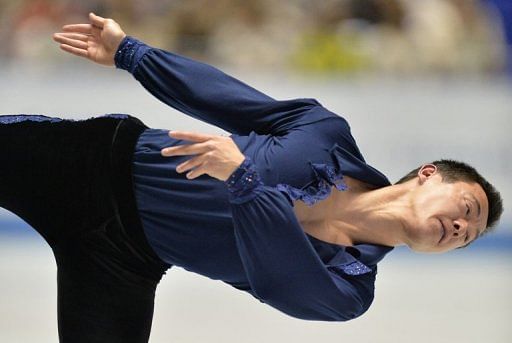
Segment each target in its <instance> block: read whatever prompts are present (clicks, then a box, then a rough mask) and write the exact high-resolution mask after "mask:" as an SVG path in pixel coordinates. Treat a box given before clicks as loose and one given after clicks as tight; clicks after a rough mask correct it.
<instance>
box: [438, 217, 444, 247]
mask: <svg viewBox="0 0 512 343" xmlns="http://www.w3.org/2000/svg"><path fill="white" fill-rule="evenodd" d="M439 222H440V223H441V239H440V240H439V242H438V243H437V244H441V242H442V241H443V239H444V237H445V236H446V229H445V228H444V225H443V222H442V221H441V220H439Z"/></svg>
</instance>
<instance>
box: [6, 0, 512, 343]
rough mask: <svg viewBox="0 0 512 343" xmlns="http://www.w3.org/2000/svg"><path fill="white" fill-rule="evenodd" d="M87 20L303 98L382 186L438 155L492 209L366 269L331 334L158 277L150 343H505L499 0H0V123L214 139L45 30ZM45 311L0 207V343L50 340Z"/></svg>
mask: <svg viewBox="0 0 512 343" xmlns="http://www.w3.org/2000/svg"><path fill="white" fill-rule="evenodd" d="M90 11H94V12H95V13H97V14H98V15H101V16H104V17H111V18H113V19H115V20H116V21H117V22H119V23H120V25H121V27H122V28H123V29H124V30H125V32H126V33H127V34H129V35H132V36H135V37H137V38H138V39H141V40H142V41H144V42H146V43H147V44H150V45H152V46H155V47H158V48H162V49H165V50H170V51H173V52H176V53H180V54H184V55H186V56H188V57H191V58H194V59H197V60H200V61H203V62H207V63H210V64H213V65H215V66H217V67H219V68H220V69H222V70H224V71H226V72H228V73H230V74H232V75H234V76H235V77H237V78H239V79H241V80H243V81H245V82H246V83H249V84H250V85H252V86H254V87H255V88H257V89H259V90H261V91H263V92H265V93H267V94H269V95H270V96H272V97H274V98H278V99H286V98H298V97H313V98H316V99H317V100H318V101H320V102H321V103H322V104H323V105H324V106H325V107H327V108H328V109H330V110H331V111H333V112H335V113H337V114H339V115H340V116H343V117H345V118H346V119H347V120H348V121H349V123H350V125H351V127H352V133H353V135H354V137H355V138H356V141H357V142H358V145H359V147H360V148H361V151H362V152H363V155H364V156H365V158H366V160H367V162H368V163H369V164H371V165H372V166H374V167H376V168H377V169H379V170H380V171H382V172H383V173H384V174H386V175H387V176H388V177H389V179H390V180H391V182H395V181H397V180H398V179H399V178H400V177H401V176H403V175H404V174H406V173H407V172H408V171H410V170H412V169H414V168H415V167H417V166H419V165H420V164H421V163H425V162H430V161H433V160H435V159H439V158H452V159H457V160H462V161H465V162H467V163H469V164H471V165H473V166H475V167H476V168H477V169H478V170H479V171H480V172H481V173H482V174H483V175H484V176H485V177H486V178H488V179H489V181H491V183H493V184H494V185H495V186H496V187H497V188H498V189H499V190H500V191H501V193H502V196H503V198H504V204H505V213H504V215H503V217H502V221H501V223H500V225H499V227H498V228H497V229H496V232H495V233H493V234H489V235H486V236H484V237H483V238H481V239H479V240H478V241H477V242H475V243H474V244H472V245H471V246H470V247H468V248H466V249H460V250H459V251H454V252H450V253H446V254H441V255H438V254H415V253H412V252H411V251H409V250H408V249H407V248H405V247H400V248H397V249H395V250H394V251H393V252H392V253H390V254H389V255H388V256H387V257H386V258H385V259H384V260H383V261H382V262H381V264H379V267H380V268H379V276H378V279H377V283H376V299H375V301H374V304H373V306H372V307H371V308H370V310H369V311H368V312H367V313H366V314H365V315H363V316H362V317H361V318H358V319H356V320H354V321H349V322H346V323H321V322H307V321H301V320H297V319H293V318H290V317H287V316H285V315H284V314H282V313H280V312H278V311H276V310H274V309H272V308H270V307H268V306H266V305H263V304H261V303H260V302H258V301H256V300H255V299H254V298H252V297H251V296H249V295H248V294H245V293H242V292H239V291H237V290H235V289H233V288H231V287H230V286H227V285H225V284H223V283H221V282H218V281H213V280H210V279H208V278H205V277H202V276H199V275H195V274H191V273H188V272H185V271H184V270H182V269H180V268H176V267H174V268H172V269H171V270H169V271H168V273H167V275H166V276H164V278H163V280H162V282H161V283H160V285H159V288H158V290H157V297H156V307H155V317H154V320H153V331H152V334H151V340H150V341H151V342H155V343H157V342H223V343H225V342H288V341H293V342H311V341H312V340H315V341H319V342H322V341H333V340H336V341H337V340H340V341H341V340H350V339H356V340H358V341H359V342H382V343H386V342H394V343H396V342H418V343H419V342H439V343H441V342H475V343H476V342H493V343H500V342H503V343H505V342H512V328H511V327H510V325H509V324H510V318H512V298H511V290H512V230H511V224H512V215H511V212H510V211H509V210H508V209H509V208H510V207H509V204H510V203H511V202H512V186H511V183H510V181H509V180H508V177H510V175H511V173H512V154H511V152H510V150H511V149H510V148H511V145H512V144H511V139H510V137H509V133H510V132H511V129H512V124H511V122H512V1H510V0H322V1H306V0H283V1H279V2H277V1H269V0H261V1H252V0H245V1H242V0H218V1H206V0H186V1H185V0H158V1H157V0H145V1H142V0H139V1H137V0H131V1H130V0H123V1H121V0H110V1H100V0H91V1H87V2H85V1H78V0H56V1H50V0H27V1H12V0H10V1H8V0H0V47H1V48H0V100H1V101H0V114H16V113H25V114H45V115H50V116H58V117H61V118H73V119H85V118H89V117H91V116H96V115H102V114H105V113H129V114H132V115H135V116H137V117H138V118H140V119H141V120H143V121H144V122H145V123H146V124H147V125H148V126H151V127H155V128H167V129H177V130H185V129H186V130H196V131H200V132H209V133H223V131H222V130H221V129H219V128H216V127H213V126H211V125H208V124H206V123H203V122H199V121H197V120H195V119H192V118H190V117H187V116H185V115H184V114H181V113H179V112H176V111H175V110H173V109H171V108H169V107H167V106H165V105H164V104H162V103H160V102H158V101H157V100H156V99H154V98H152V97H151V95H149V94H148V93H147V92H146V91H145V90H144V89H143V88H142V87H141V86H140V85H139V84H138V83H137V81H136V80H134V79H133V78H132V77H131V75H129V74H128V73H126V72H124V71H119V70H115V69H114V68H106V67H102V66H97V65H93V64H92V63H90V62H88V61H87V60H85V59H79V58H77V57H74V56H71V55H69V54H65V53H63V52H62V51H61V50H60V49H59V48H58V46H57V44H55V43H54V42H53V41H52V39H51V34H52V33H53V32H58V31H60V27H61V26H62V25H63V24H67V23H80V22H86V20H87V13H88V12H90ZM1 162H2V161H1V160H0V167H1ZM56 318H57V314H56V267H55V261H54V258H53V255H52V254H51V251H50V249H49V247H48V246H47V245H46V243H45V242H44V241H43V240H42V239H41V238H40V237H39V236H38V235H37V234H36V233H35V232H34V231H33V230H32V229H31V228H30V227H29V226H28V224H26V223H25V222H23V221H22V220H21V219H20V218H18V217H16V216H15V215H14V214H12V213H9V212H7V211H6V210H2V209H0V342H57V340H58V336H57V322H56Z"/></svg>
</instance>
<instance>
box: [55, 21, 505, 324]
mask: <svg viewBox="0 0 512 343" xmlns="http://www.w3.org/2000/svg"><path fill="white" fill-rule="evenodd" d="M90 21H91V23H90V24H77V25H68V26H65V27H64V31H65V32H64V33H60V34H55V35H54V39H55V40H56V41H57V42H59V43H61V48H62V49H63V50H65V51H67V52H70V53H72V54H75V55H78V56H81V57H85V58H88V59H90V60H92V61H94V62H97V63H100V64H103V65H110V66H111V65H114V64H115V65H116V66H117V67H119V68H123V69H126V70H128V71H130V72H131V73H133V74H134V76H135V77H136V78H137V79H138V80H139V81H140V82H141V83H142V85H143V86H144V87H146V88H147V89H148V91H150V92H151V93H152V94H154V95H155V96H156V97H158V98H159V99H161V100H162V101H164V102H166V103H168V104H170V105H171V106H173V107H175V108H177V109H180V110H182V111H183V112H185V113H187V114H189V115H191V116H194V117H196V118H199V119H202V120H205V121H207V122H209V123H212V124H215V125H217V126H219V127H222V128H224V129H226V130H228V131H230V132H233V133H234V134H233V135H231V137H229V138H226V137H219V136H214V135H203V134H199V133H191V132H171V134H170V135H168V132H167V131H164V130H157V129H147V130H144V132H142V133H141V135H140V137H139V138H138V140H137V144H136V146H135V151H134V154H133V180H134V191H135V196H136V199H137V211H138V215H139V216H140V218H141V220H142V224H143V225H142V226H143V229H144V235H145V237H144V236H141V237H139V239H140V240H142V241H144V240H145V239H146V238H147V240H148V243H149V246H150V247H151V249H153V250H154V252H155V253H156V255H157V256H158V258H160V259H161V260H162V261H163V262H164V263H167V266H168V267H170V266H171V265H178V266H181V267H183V268H185V269H187V270H190V271H193V272H196V273H200V274H202V275H205V276H208V277H210V278H213V279H219V280H222V281H224V282H226V283H228V284H230V285H232V286H233V287H235V288H238V289H240V290H244V291H246V292H248V293H250V294H252V295H253V296H254V297H256V298H257V299H259V300H260V301H262V302H264V303H267V304H269V305H271V306H273V307H275V308H277V309H278V310H280V311H282V312H284V313H287V314H289V315H292V316H294V317H297V318H302V319H308V320H327V321H342V320H349V319H353V318H355V317H357V316H360V315H361V314H362V313H364V312H365V311H366V310H367V309H368V308H369V306H370V305H371V303H372V301H373V286H374V281H375V275H376V271H377V263H378V262H379V261H380V260H381V259H382V258H383V257H384V255H385V254H386V253H388V252H389V251H390V250H391V249H392V247H394V246H397V245H403V244H406V245H408V246H409V247H411V248H412V249H413V250H416V251H431V252H443V251H448V250H452V249H455V248H459V247H463V246H466V245H467V244H469V243H470V242H472V241H474V240H475V239H476V238H477V237H479V236H480V235H482V234H483V233H484V232H486V231H487V230H488V228H489V227H493V226H494V225H496V223H497V222H498V220H499V217H500V215H501V213H502V211H503V209H502V204H501V197H500V196H499V193H498V192H497V191H496V190H495V189H494V187H492V185H490V184H489V183H488V182H487V181H485V179H483V178H482V177H481V176H480V175H479V174H478V173H477V172H476V171H475V170H474V169H473V168H471V167H470V166H468V165H466V164H463V163H460V162H455V161H448V160H441V161H434V162H433V163H429V164H425V165H423V166H421V167H420V168H418V169H415V170H414V171H412V172H411V173H410V174H409V175H408V176H406V177H405V178H404V179H402V180H401V181H400V182H399V183H397V184H395V185H390V184H389V181H388V180H387V178H386V177H385V176H384V175H382V173H380V172H379V171H377V170H376V169H374V168H372V167H371V166H369V165H367V164H366V163H365V162H364V159H363V157H362V155H361V153H360V152H359V150H358V148H357V145H356V144H355V141H354V139H353V137H352V136H351V134H350V129H349V127H348V123H347V122H346V121H345V120H344V119H343V118H341V117H339V116H336V115H334V114H332V113H331V112H329V111H327V110H326V109H325V108H323V107H322V106H321V105H320V104H318V102H316V101H315V100H313V99H295V100H289V101H276V100H274V99H272V98H270V97H268V96H266V95H264V94H261V93H259V92H258V91H256V90H254V89H252V88H250V87H248V86H246V85H244V84H242V83H240V82H239V81H238V80H235V79H233V78H231V77H229V76H227V75H225V74H222V73H221V72H219V71H217V70H214V69H213V68H211V67H209V66H207V65H204V64H200V63H197V62H194V61H191V60H188V59H186V58H183V57H180V56H177V55H174V54H171V53H167V52H165V51H162V50H158V49H152V48H151V47H148V46H147V45H145V44H143V43H142V42H140V41H137V40H135V39H133V38H131V37H127V36H126V35H125V34H124V32H123V31H122V30H121V28H120V27H119V25H118V24H117V23H115V22H114V21H113V20H111V19H105V18H101V17H98V16H95V15H94V14H91V15H90ZM183 141H188V142H192V144H182V143H183ZM190 155H194V157H193V158H189V156H190ZM183 157H185V158H183ZM184 172H187V176H186V177H184V176H183V175H182V173H184ZM218 181H224V183H219V182H218ZM226 190H227V192H226ZM301 203H303V204H306V205H309V206H308V207H306V206H304V205H303V204H301ZM290 205H291V206H290ZM132 215H133V214H132ZM93 281H94V280H93ZM93 281H91V282H93ZM95 291H96V292H100V293H101V292H102V291H101V290H99V289H95ZM91 294H92V293H91ZM149 300H152V299H149ZM149 300H148V301H149ZM69 306H70V307H71V306H72V305H69ZM120 308H122V307H120ZM146 308H149V307H146ZM114 309H115V307H114ZM111 312H112V313H111V315H112V316H115V313H113V312H114V311H111ZM150 312H151V311H149V310H148V311H147V312H146V315H147V316H150V315H152V313H150ZM77 313H78V314H77V315H76V318H75V320H76V322H75V323H73V322H72V321H70V323H68V324H69V325H70V326H71V327H76V326H77V324H76V323H77V322H78V320H79V319H80V317H81V316H82V315H81V314H80V313H79V311H77ZM91 313H94V312H91ZM121 322H122V318H118V317H115V318H114V320H111V322H110V323H111V324H109V325H112V326H114V327H115V326H116V325H115V324H116V323H121ZM90 324H91V325H93V326H94V327H95V328H97V330H98V332H100V334H104V332H102V330H101V328H100V325H99V324H98V323H94V321H92V322H91V323H90ZM134 325H137V324H136V322H134ZM103 330H105V329H103ZM144 330H148V329H147V321H146V326H145V329H144ZM147 332H149V331H147ZM84 334H85V333H84ZM119 334H121V333H119Z"/></svg>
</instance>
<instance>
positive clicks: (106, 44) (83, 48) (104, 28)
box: [53, 13, 126, 66]
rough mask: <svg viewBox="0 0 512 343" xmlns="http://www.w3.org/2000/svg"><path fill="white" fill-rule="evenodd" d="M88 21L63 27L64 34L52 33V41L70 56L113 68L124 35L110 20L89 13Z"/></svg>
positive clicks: (116, 24)
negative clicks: (58, 44) (87, 22)
mask: <svg viewBox="0 0 512 343" xmlns="http://www.w3.org/2000/svg"><path fill="white" fill-rule="evenodd" d="M89 21H90V23H89V24H71V25H64V26H63V27H62V30H63V31H64V32H59V33H54V34H53V40H54V41H56V42H58V43H61V44H60V48H61V49H62V50H64V51H66V52H69V53H70V54H73V55H76V56H80V57H85V58H87V59H89V60H91V61H93V62H96V63H99V64H102V65H106V66H113V65H114V56H115V53H116V51H117V48H118V47H119V44H120V43H121V41H122V40H123V38H124V37H126V34H125V33H124V32H123V30H122V29H121V26H119V24H118V23H116V22H115V21H114V20H112V19H106V18H103V17H100V16H97V15H95V14H94V13H89Z"/></svg>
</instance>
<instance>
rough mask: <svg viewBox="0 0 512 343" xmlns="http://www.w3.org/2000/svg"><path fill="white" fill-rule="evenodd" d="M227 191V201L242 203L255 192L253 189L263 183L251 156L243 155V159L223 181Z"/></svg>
mask: <svg viewBox="0 0 512 343" xmlns="http://www.w3.org/2000/svg"><path fill="white" fill-rule="evenodd" d="M225 183H226V186H227V189H228V191H229V201H230V202H232V203H242V202H244V201H247V200H249V199H250V198H252V197H253V196H254V194H255V192H254V190H255V189H257V188H258V187H259V186H262V185H263V182H262V181H261V178H260V175H259V173H258V171H257V170H256V168H255V166H254V163H253V162H252V160H251V158H250V157H248V156H245V159H244V161H243V162H242V163H241V164H240V166H238V168H237V169H236V170H235V171H234V172H233V173H232V174H231V175H230V176H229V177H228V179H227V180H226V181H225Z"/></svg>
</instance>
